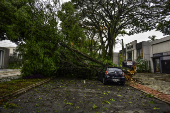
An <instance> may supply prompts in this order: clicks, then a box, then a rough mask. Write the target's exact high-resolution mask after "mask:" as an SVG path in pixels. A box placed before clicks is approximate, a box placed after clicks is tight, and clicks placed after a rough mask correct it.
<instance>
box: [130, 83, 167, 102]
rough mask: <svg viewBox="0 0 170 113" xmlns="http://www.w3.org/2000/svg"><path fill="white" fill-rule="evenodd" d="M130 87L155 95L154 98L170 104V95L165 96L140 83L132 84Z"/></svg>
mask: <svg viewBox="0 0 170 113" xmlns="http://www.w3.org/2000/svg"><path fill="white" fill-rule="evenodd" d="M129 86H131V87H133V88H135V89H138V90H140V91H142V92H144V93H147V94H151V95H153V97H155V98H157V99H159V100H161V101H164V102H166V103H168V104H170V95H167V94H164V93H162V92H160V91H157V90H154V89H152V88H149V87H146V86H144V85H141V84H138V83H130V84H129Z"/></svg>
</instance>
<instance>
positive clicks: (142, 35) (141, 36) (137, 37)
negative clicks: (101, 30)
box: [114, 30, 168, 52]
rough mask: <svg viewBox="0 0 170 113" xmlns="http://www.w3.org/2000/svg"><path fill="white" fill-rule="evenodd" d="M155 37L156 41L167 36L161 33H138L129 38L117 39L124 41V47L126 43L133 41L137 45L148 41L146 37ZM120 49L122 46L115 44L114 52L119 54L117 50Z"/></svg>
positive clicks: (153, 31)
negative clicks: (135, 41)
mask: <svg viewBox="0 0 170 113" xmlns="http://www.w3.org/2000/svg"><path fill="white" fill-rule="evenodd" d="M152 35H155V36H156V39H160V38H163V37H166V36H168V35H165V36H164V35H163V33H161V32H159V31H155V30H152V31H148V32H144V33H139V34H135V35H131V36H127V35H126V36H123V37H118V38H119V39H123V41H124V47H125V45H126V44H127V43H129V42H132V41H134V40H137V43H139V42H142V41H148V40H150V39H149V38H148V37H149V36H152ZM121 49H122V46H121V45H120V44H116V46H115V48H114V52H119V50H121Z"/></svg>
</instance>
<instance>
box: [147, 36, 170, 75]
mask: <svg viewBox="0 0 170 113" xmlns="http://www.w3.org/2000/svg"><path fill="white" fill-rule="evenodd" d="M150 61H151V71H152V72H154V73H170V36H167V37H164V38H162V39H159V40H155V41H153V42H150Z"/></svg>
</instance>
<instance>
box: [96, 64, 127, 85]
mask: <svg viewBox="0 0 170 113" xmlns="http://www.w3.org/2000/svg"><path fill="white" fill-rule="evenodd" d="M98 80H100V81H102V82H103V84H104V85H105V84H107V83H108V82H116V83H120V84H121V85H124V84H125V74H124V72H123V71H122V69H121V68H118V67H105V68H103V69H102V70H101V71H99V73H98Z"/></svg>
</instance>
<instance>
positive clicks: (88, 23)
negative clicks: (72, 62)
mask: <svg viewBox="0 0 170 113" xmlns="http://www.w3.org/2000/svg"><path fill="white" fill-rule="evenodd" d="M72 2H73V3H74V6H75V8H76V9H77V11H78V12H81V15H80V19H81V20H80V22H81V23H82V27H85V28H87V29H88V30H94V29H95V30H96V32H95V33H96V35H98V36H99V38H100V43H101V46H102V47H101V48H102V54H103V56H106V55H107V53H108V56H109V57H110V59H111V60H112V57H113V46H114V44H115V42H116V38H117V37H118V36H119V35H125V34H127V35H133V34H136V33H141V32H145V31H148V30H152V29H155V28H156V23H160V22H161V20H162V18H163V17H165V15H163V14H160V13H159V12H160V10H162V9H163V6H164V5H163V6H162V2H160V3H158V2H156V1H152V0H148V1H141V0H126V1H125V0H72ZM104 38H106V40H104Z"/></svg>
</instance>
